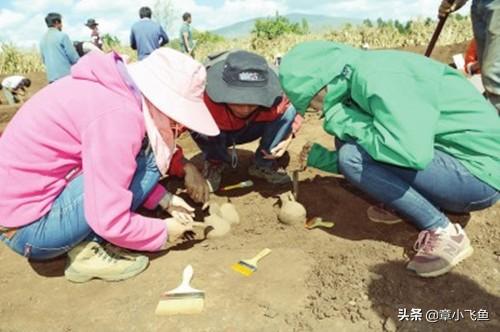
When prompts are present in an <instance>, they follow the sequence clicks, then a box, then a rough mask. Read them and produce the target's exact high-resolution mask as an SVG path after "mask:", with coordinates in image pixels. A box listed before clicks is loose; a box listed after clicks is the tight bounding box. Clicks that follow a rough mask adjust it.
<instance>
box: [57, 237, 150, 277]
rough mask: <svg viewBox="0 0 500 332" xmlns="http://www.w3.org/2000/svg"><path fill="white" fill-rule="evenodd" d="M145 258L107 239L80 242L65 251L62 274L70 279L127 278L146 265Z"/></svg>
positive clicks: (142, 269) (139, 271)
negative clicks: (98, 241)
mask: <svg viewBox="0 0 500 332" xmlns="http://www.w3.org/2000/svg"><path fill="white" fill-rule="evenodd" d="M148 263H149V259H148V258H147V257H146V256H144V255H140V254H135V253H132V252H130V251H127V250H125V249H121V248H118V247H115V246H113V245H112V244H110V243H107V244H100V243H97V242H93V241H91V242H82V243H80V244H79V245H77V246H76V247H74V248H73V249H71V250H70V251H69V252H68V262H67V264H66V269H65V270H64V275H65V277H66V279H68V280H69V281H73V282H86V281H89V280H91V279H94V278H97V279H102V280H106V281H118V280H125V279H128V278H131V277H133V276H135V275H137V274H139V273H141V272H142V271H144V269H146V267H147V266H148Z"/></svg>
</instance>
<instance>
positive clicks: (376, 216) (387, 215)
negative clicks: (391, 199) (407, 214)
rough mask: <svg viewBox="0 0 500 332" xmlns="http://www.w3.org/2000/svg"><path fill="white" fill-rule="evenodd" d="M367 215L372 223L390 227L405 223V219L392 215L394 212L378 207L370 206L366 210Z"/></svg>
mask: <svg viewBox="0 0 500 332" xmlns="http://www.w3.org/2000/svg"><path fill="white" fill-rule="evenodd" d="M366 214H367V215H368V219H370V220H371V221H373V222H378V223H383V224H388V225H392V224H397V223H398V222H402V221H403V219H401V218H400V217H398V216H397V215H395V214H394V213H392V211H389V210H386V209H384V208H383V207H382V206H377V205H372V206H370V207H369V208H368V210H366Z"/></svg>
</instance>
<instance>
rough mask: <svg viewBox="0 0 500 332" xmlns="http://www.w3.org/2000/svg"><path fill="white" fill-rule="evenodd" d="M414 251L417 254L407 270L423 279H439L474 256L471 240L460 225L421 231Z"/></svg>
mask: <svg viewBox="0 0 500 332" xmlns="http://www.w3.org/2000/svg"><path fill="white" fill-rule="evenodd" d="M414 249H415V250H417V251H418V252H417V254H416V255H415V257H413V259H412V260H411V261H410V262H409V263H408V266H407V268H408V269H409V270H413V271H415V272H416V273H417V274H418V275H419V276H421V277H437V276H440V275H443V274H445V273H447V272H448V271H450V270H451V269H452V268H453V267H454V266H455V265H457V264H458V263H460V262H461V261H463V260H464V259H466V258H467V257H469V256H470V255H472V253H473V251H474V250H473V249H472V247H471V245H470V240H469V238H468V237H467V234H465V232H464V230H463V229H462V227H460V225H459V224H452V223H450V224H449V225H448V227H446V228H438V229H436V230H426V231H421V232H420V234H419V235H418V240H417V242H416V243H415V246H414Z"/></svg>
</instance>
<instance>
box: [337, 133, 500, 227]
mask: <svg viewBox="0 0 500 332" xmlns="http://www.w3.org/2000/svg"><path fill="white" fill-rule="evenodd" d="M336 145H337V148H339V146H340V149H339V150H338V151H339V169H340V171H341V173H342V174H344V176H345V177H346V179H347V180H348V181H349V182H351V183H353V184H354V185H355V186H356V187H358V188H359V189H361V190H362V191H363V192H365V193H367V194H369V195H370V196H371V197H373V198H374V199H376V200H378V201H379V202H382V203H384V204H385V205H386V206H388V207H390V208H391V209H394V210H395V211H397V212H398V213H399V214H400V215H401V216H403V217H405V218H406V219H407V220H409V221H410V222H412V223H413V224H414V225H415V226H416V227H417V228H418V229H420V230H426V229H434V228H436V227H444V226H446V225H447V224H448V222H449V220H448V218H447V217H446V215H445V214H444V213H443V212H442V210H446V211H450V212H458V213H463V212H470V211H474V210H481V209H484V208H487V207H489V206H491V205H493V204H494V203H495V202H496V201H498V200H499V199H500V194H499V193H498V191H497V190H496V189H495V188H493V187H491V186H489V185H488V184H486V183H484V182H482V181H481V180H479V179H478V178H476V177H475V176H474V175H472V174H471V173H470V172H469V171H468V170H467V169H466V168H465V167H464V166H463V165H462V164H461V163H460V162H459V161H458V160H456V159H455V158H453V157H452V156H450V155H449V154H446V153H444V152H442V151H439V150H434V159H433V160H432V162H431V163H430V164H429V165H428V166H427V167H426V168H425V169H424V170H421V171H416V170H412V169H408V168H402V167H397V166H392V165H389V164H386V163H382V162H378V161H375V160H374V159H373V158H372V157H371V156H370V155H369V154H368V153H367V152H366V151H365V150H363V148H362V147H361V146H360V145H358V144H356V143H354V142H349V143H343V142H340V141H337V142H336Z"/></svg>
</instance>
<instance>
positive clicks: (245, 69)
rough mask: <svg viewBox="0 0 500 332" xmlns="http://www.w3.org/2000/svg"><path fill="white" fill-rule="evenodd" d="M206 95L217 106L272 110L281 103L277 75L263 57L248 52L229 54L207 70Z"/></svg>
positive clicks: (281, 92) (280, 91)
mask: <svg viewBox="0 0 500 332" xmlns="http://www.w3.org/2000/svg"><path fill="white" fill-rule="evenodd" d="M206 90H207V94H208V96H209V97H210V99H212V100H213V101H214V102H216V103H230V104H248V105H259V106H264V107H271V106H273V105H274V104H275V103H276V102H278V101H279V100H281V96H282V94H283V91H282V89H281V86H280V83H279V79H278V75H276V73H275V72H274V70H272V69H271V68H270V67H269V65H268V64H267V61H266V59H265V58H264V57H262V56H260V55H258V54H255V53H252V52H248V51H236V52H232V53H230V54H229V55H228V56H227V58H226V59H225V60H224V61H220V62H218V63H216V64H214V65H213V66H211V67H210V68H209V69H208V70H207V89H206Z"/></svg>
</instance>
